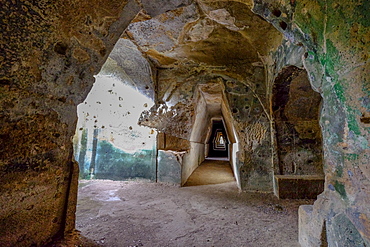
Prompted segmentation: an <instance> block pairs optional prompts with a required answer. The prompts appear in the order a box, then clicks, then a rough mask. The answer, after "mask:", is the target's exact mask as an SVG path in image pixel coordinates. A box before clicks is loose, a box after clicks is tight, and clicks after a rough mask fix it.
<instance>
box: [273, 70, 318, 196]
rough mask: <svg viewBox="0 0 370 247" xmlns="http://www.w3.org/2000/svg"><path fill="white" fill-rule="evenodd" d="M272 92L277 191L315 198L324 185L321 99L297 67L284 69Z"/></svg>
mask: <svg viewBox="0 0 370 247" xmlns="http://www.w3.org/2000/svg"><path fill="white" fill-rule="evenodd" d="M272 92H273V96H272V114H273V118H274V127H275V148H276V153H277V164H275V165H276V166H277V167H275V171H277V174H275V192H276V193H277V194H278V196H279V197H280V198H285V197H290V198H315V197H316V196H317V195H318V194H319V193H321V192H322V190H323V182H324V180H323V177H322V175H323V149H322V136H321V129H320V125H319V114H320V109H321V96H320V94H319V93H317V92H315V91H313V89H312V88H311V85H310V82H309V79H308V76H307V72H306V71H305V70H304V69H300V68H298V67H295V66H289V67H285V68H283V69H282V71H281V72H280V73H279V74H278V76H277V77H276V79H275V82H274V85H273V90H272ZM292 181H298V182H297V183H298V186H291V185H292V183H293V182H292ZM300 183H301V184H300ZM286 187H287V188H286ZM289 187H290V188H289Z"/></svg>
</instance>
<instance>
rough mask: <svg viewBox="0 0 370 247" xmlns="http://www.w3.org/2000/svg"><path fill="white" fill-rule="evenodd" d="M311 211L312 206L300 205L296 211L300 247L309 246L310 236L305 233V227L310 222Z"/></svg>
mask: <svg viewBox="0 0 370 247" xmlns="http://www.w3.org/2000/svg"><path fill="white" fill-rule="evenodd" d="M312 211H313V206H312V205H301V206H300V207H299V209H298V218H299V220H298V241H299V243H300V245H301V246H310V245H309V242H310V241H309V238H310V234H309V233H308V232H307V229H308V227H307V226H308V222H310V220H311V215H312Z"/></svg>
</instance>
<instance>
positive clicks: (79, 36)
mask: <svg viewBox="0 0 370 247" xmlns="http://www.w3.org/2000/svg"><path fill="white" fill-rule="evenodd" d="M179 4H181V2H180V1H179ZM92 6H94V7H92ZM97 6H104V7H97ZM142 7H143V8H149V7H150V9H152V10H153V11H161V10H160V9H157V8H156V5H155V3H154V2H151V3H144V4H143V5H140V4H139V3H138V2H137V1H134V0H128V1H121V0H120V1H103V2H102V1H83V0H82V1H53V2H47V1H37V2H35V1H31V2H24V1H3V2H2V8H1V10H0V11H1V19H0V26H1V33H2V35H1V42H0V50H1V52H0V54H1V56H0V61H1V70H0V85H1V89H0V90H1V96H0V105H1V115H0V126H1V127H0V133H1V134H0V145H1V148H0V177H1V185H0V192H1V195H0V203H1V211H0V212H1V213H0V242H1V244H2V245H3V246H14V245H16V246H30V245H42V244H45V243H47V242H48V241H50V240H51V239H52V238H53V237H55V236H56V235H60V234H62V233H63V231H65V230H66V231H69V230H72V229H73V228H74V209H75V203H76V202H75V196H76V195H77V193H76V185H77V184H76V179H72V178H75V177H76V176H74V175H76V174H77V173H78V168H77V166H76V164H75V163H74V162H73V159H72V143H71V137H72V136H73V134H74V131H75V123H76V106H77V104H78V103H80V102H82V100H83V99H84V98H85V97H86V95H87V93H88V92H89V90H90V88H91V86H92V83H93V80H94V79H93V76H92V75H94V74H97V73H98V71H99V70H100V67H101V66H102V64H103V62H104V61H105V59H106V58H107V56H108V54H109V52H110V50H111V49H112V47H113V45H114V43H115V42H116V41H117V39H118V38H119V36H120V35H121V34H122V32H123V30H124V29H125V28H126V27H127V25H128V24H129V23H130V22H131V20H132V19H133V18H134V17H135V16H136V14H137V13H138V12H139V11H140V9H141V8H142ZM169 9H171V7H170V8H169ZM68 198H69V199H68ZM67 202H68V204H67Z"/></svg>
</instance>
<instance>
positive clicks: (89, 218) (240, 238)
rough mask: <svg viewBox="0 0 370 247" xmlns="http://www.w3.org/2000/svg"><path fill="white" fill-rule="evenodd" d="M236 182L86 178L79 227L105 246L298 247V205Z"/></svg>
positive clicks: (78, 209)
mask: <svg viewBox="0 0 370 247" xmlns="http://www.w3.org/2000/svg"><path fill="white" fill-rule="evenodd" d="M312 203H313V200H278V199H277V198H276V197H275V196H274V195H272V194H260V193H245V192H239V190H238V188H237V187H236V183H235V182H228V183H223V184H215V185H202V186H191V187H181V188H179V187H176V186H172V185H167V184H161V183H149V182H147V181H110V180H89V181H88V180H82V181H80V185H79V193H78V205H77V222H76V228H77V230H79V231H81V235H83V236H84V237H87V238H88V239H91V240H92V241H93V242H95V243H96V244H98V245H101V246H109V247H114V246H150V247H156V246H171V247H175V246H181V247H188V246H196V247H199V246H215V247H216V246H217V247H218V246H220V247H221V246H222V247H224V246H243V247H244V246H246V247H249V246H250V247H265V246H268V247H273V246H276V247H294V246H299V244H298V241H297V238H298V207H299V205H300V204H312Z"/></svg>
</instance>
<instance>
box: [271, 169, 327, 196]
mask: <svg viewBox="0 0 370 247" xmlns="http://www.w3.org/2000/svg"><path fill="white" fill-rule="evenodd" d="M324 182H325V177H324V176H323V175H274V193H275V195H276V196H277V197H278V198H279V199H316V198H317V195H319V194H320V193H322V192H323V191H324Z"/></svg>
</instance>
